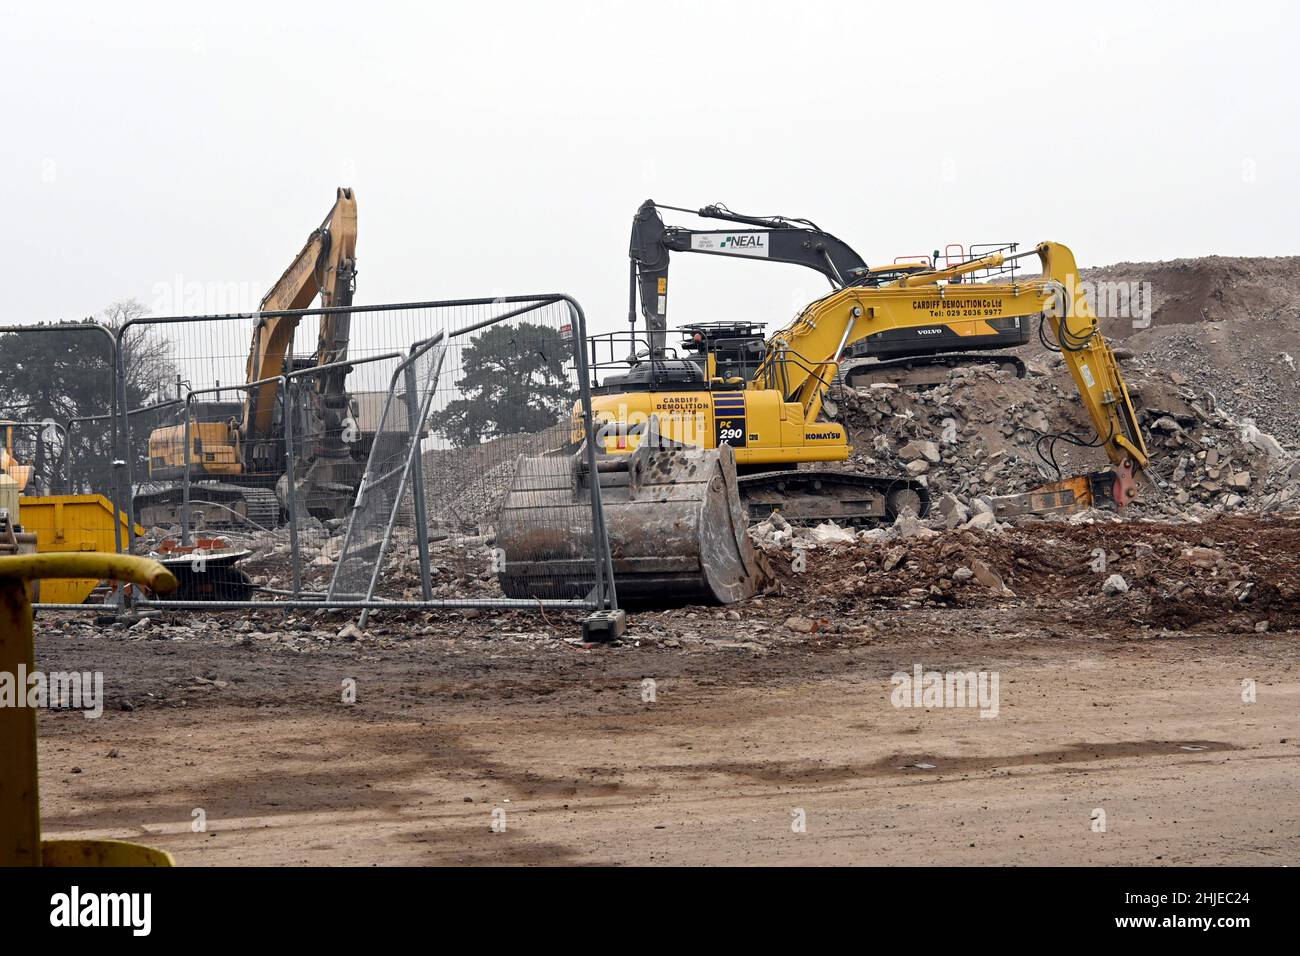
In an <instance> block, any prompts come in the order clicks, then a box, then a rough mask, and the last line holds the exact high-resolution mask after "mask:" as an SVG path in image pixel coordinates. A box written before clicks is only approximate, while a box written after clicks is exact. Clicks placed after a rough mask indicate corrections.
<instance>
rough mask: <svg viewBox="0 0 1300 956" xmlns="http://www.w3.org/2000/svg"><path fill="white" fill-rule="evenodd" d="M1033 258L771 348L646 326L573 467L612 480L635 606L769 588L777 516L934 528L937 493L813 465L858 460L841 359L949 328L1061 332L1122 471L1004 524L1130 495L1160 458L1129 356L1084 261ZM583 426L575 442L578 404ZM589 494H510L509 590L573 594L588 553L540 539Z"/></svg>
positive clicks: (885, 286) (904, 279)
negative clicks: (1132, 389)
mask: <svg viewBox="0 0 1300 956" xmlns="http://www.w3.org/2000/svg"><path fill="white" fill-rule="evenodd" d="M1033 255H1036V256H1037V258H1038V259H1039V262H1040V264H1041V273H1040V274H1039V275H1038V276H1036V277H1033V278H1018V279H1016V280H1014V281H1011V282H1005V281H989V282H979V281H972V279H974V278H975V277H976V276H977V275H978V274H982V275H988V274H990V272H991V271H992V272H996V271H997V270H999V269H1001V267H1003V266H1004V265H1006V264H1007V263H1008V262H1009V261H1010V260H1011V259H1012V256H1008V255H1004V254H1002V253H1000V252H999V253H993V254H992V255H988V256H982V257H979V258H976V259H972V260H968V261H964V262H960V263H957V264H955V265H952V266H950V267H946V268H938V269H936V268H933V267H930V268H922V269H908V270H905V271H902V272H899V273H895V274H893V275H891V276H889V277H888V278H887V279H885V280H884V281H881V282H879V283H877V284H871V285H845V286H842V287H840V288H837V289H835V290H834V291H832V292H831V293H830V294H829V295H827V296H825V297H823V298H821V299H818V300H816V301H814V302H812V303H811V304H810V305H808V306H807V307H806V308H804V310H803V311H802V312H801V314H800V315H798V316H797V317H796V318H795V320H794V321H793V322H791V323H790V324H789V325H788V326H787V327H785V328H784V329H782V330H780V331H779V332H776V333H775V334H774V335H772V336H770V337H768V338H766V339H764V338H763V337H762V335H761V334H759V333H757V332H755V331H753V329H752V328H750V329H745V328H743V327H742V328H741V329H739V330H737V329H731V330H725V329H719V328H717V327H713V328H709V327H699V326H697V327H695V328H694V330H693V331H691V332H690V333H689V337H688V339H687V342H686V345H685V348H686V350H687V351H688V352H692V351H693V353H694V354H693V355H692V356H691V357H686V358H683V357H680V356H678V355H676V354H675V353H674V350H673V349H671V348H669V347H668V346H667V343H666V336H667V330H666V328H665V327H663V326H661V325H659V324H658V323H656V322H655V321H653V320H651V316H650V315H649V314H647V319H648V320H650V321H649V328H648V337H647V338H646V339H645V340H644V342H643V344H644V346H645V347H644V349H643V350H642V351H640V353H639V354H638V353H637V351H636V350H635V349H634V355H635V356H636V357H635V359H634V362H633V364H632V367H631V368H630V369H629V370H628V371H627V372H626V373H625V374H622V375H617V376H611V377H607V378H605V379H604V380H603V381H601V382H599V383H598V384H597V385H596V386H595V388H594V392H595V394H594V396H593V403H592V411H593V416H594V419H595V422H594V424H595V425H596V426H597V432H596V434H597V442H598V448H597V451H598V453H599V458H598V462H599V463H598V467H597V475H595V476H592V475H590V474H588V473H587V469H586V467H585V465H584V464H583V461H584V459H583V458H582V456H581V455H579V456H577V457H576V458H575V460H574V465H573V469H572V472H573V474H574V476H575V477H574V481H575V483H577V484H578V485H579V486H583V485H585V484H586V483H587V482H590V481H592V480H598V481H599V482H600V489H601V496H602V499H603V502H604V512H605V524H606V526H607V528H608V533H609V538H610V542H611V549H612V553H613V564H614V571H615V576H616V583H617V588H618V593H619V597H620V599H623V598H625V597H626V598H627V599H630V600H637V599H655V598H660V597H663V596H664V595H672V596H673V598H674V599H677V600H697V599H698V600H718V601H723V602H727V601H732V600H737V599H739V598H741V597H744V596H746V595H748V594H751V593H753V591H754V590H755V588H756V587H757V585H758V582H759V580H760V575H759V573H758V570H757V566H756V562H755V559H754V554H753V550H752V547H751V546H750V543H749V540H748V538H747V536H746V534H745V531H746V528H747V527H748V525H749V524H750V523H751V522H753V521H755V520H761V519H762V518H763V517H765V516H766V515H768V514H770V513H771V512H773V511H777V510H779V511H780V512H781V513H782V515H783V516H784V517H785V518H787V519H788V520H790V521H795V522H801V523H810V522H816V521H822V520H827V519H831V520H835V521H838V522H841V523H846V522H847V523H860V522H872V521H882V520H890V519H891V518H893V517H894V516H896V515H897V514H898V513H899V512H901V511H902V509H903V508H905V507H906V508H910V509H911V510H913V511H915V512H916V513H917V514H918V515H921V516H924V515H925V514H926V513H927V511H928V508H929V493H928V490H927V489H926V486H925V485H924V484H923V483H922V482H919V481H916V480H915V479H911V478H905V477H893V476H889V477H885V476H871V475H863V474H859V473H856V472H851V471H842V470H835V469H830V468H825V467H812V468H800V467H799V466H800V465H808V464H810V465H815V466H819V465H822V464H824V463H831V462H840V461H845V460H847V459H848V458H849V455H850V452H851V450H852V449H851V447H850V445H849V442H848V436H847V434H846V432H845V429H844V426H843V425H841V424H839V423H838V422H835V421H830V420H827V417H826V415H825V410H826V408H825V403H826V398H827V392H828V390H829V389H830V387H831V385H832V383H833V382H834V380H835V378H836V375H837V372H838V370H839V365H840V362H841V360H842V359H843V357H844V356H845V355H847V354H849V351H850V350H851V349H852V348H853V347H854V346H855V345H856V344H857V343H860V342H863V341H864V340H868V339H870V338H871V337H873V336H880V335H888V334H896V333H900V332H906V331H907V330H912V329H917V328H927V327H933V326H934V325H935V324H936V323H953V322H978V323H989V324H990V325H992V326H993V327H995V328H996V327H1010V326H1013V325H1014V326H1016V327H1019V326H1021V325H1022V324H1025V323H1028V322H1031V321H1032V320H1034V319H1039V321H1041V322H1043V323H1045V325H1046V327H1047V329H1049V330H1050V339H1046V338H1045V341H1049V342H1054V343H1055V347H1057V348H1059V350H1060V352H1061V355H1062V357H1063V358H1064V360H1065V362H1066V364H1067V366H1068V367H1069V369H1070V373H1071V375H1072V376H1073V378H1074V382H1075V385H1076V386H1077V388H1078V393H1079V397H1080V400H1081V402H1082V404H1083V406H1084V408H1085V409H1086V411H1087V413H1088V416H1089V418H1090V419H1091V421H1092V424H1093V426H1094V427H1095V429H1096V433H1097V437H1096V439H1095V441H1094V442H1093V444H1095V445H1096V446H1097V447H1100V448H1102V449H1103V450H1104V452H1105V453H1106V455H1107V457H1108V458H1109V459H1110V463H1111V466H1110V468H1109V469H1107V470H1106V471H1102V472H1096V473H1093V474H1090V475H1085V476H1080V477H1075V478H1068V479H1064V480H1062V481H1059V482H1057V483H1055V484H1053V485H1050V486H1046V487H1045V488H1041V489H1036V490H1035V491H1034V492H1031V493H1029V494H1028V495H1024V496H1020V497H1019V498H1018V499H1017V500H1016V501H1015V502H1013V504H1012V505H1011V506H1010V507H1009V509H1008V510H1007V512H1006V513H1011V512H1014V511H1021V512H1024V511H1039V512H1042V511H1053V510H1058V511H1066V510H1073V509H1079V508H1084V507H1089V506H1092V505H1103V504H1111V505H1115V506H1122V505H1124V504H1127V503H1129V502H1130V501H1132V500H1133V499H1134V498H1135V497H1136V495H1137V486H1138V480H1139V478H1140V476H1141V474H1142V471H1143V469H1144V468H1145V467H1146V465H1147V460H1148V456H1147V450H1146V445H1145V443H1144V441H1143V438H1142V433H1141V430H1140V428H1139V426H1138V421H1137V414H1136V411H1135V409H1134V407H1133V405H1132V402H1131V401H1130V399H1129V395H1128V390H1127V388H1126V386H1125V383H1124V380H1123V378H1122V377H1121V375H1120V372H1119V368H1118V366H1117V363H1116V360H1115V356H1114V353H1113V352H1112V351H1111V349H1110V347H1109V346H1108V345H1107V344H1106V342H1105V341H1104V339H1103V338H1102V336H1101V333H1100V331H1099V330H1098V325H1097V320H1096V317H1095V316H1094V315H1093V313H1092V311H1091V308H1090V307H1089V305H1088V303H1087V301H1086V299H1085V298H1084V296H1083V294H1082V292H1081V291H1079V290H1080V285H1079V283H1078V280H1077V276H1078V268H1077V266H1076V263H1075V259H1074V255H1073V253H1071V251H1070V250H1069V249H1068V248H1066V247H1065V246H1063V245H1060V244H1058V243H1054V242H1044V243H1041V244H1040V245H1038V246H1037V247H1036V248H1035V249H1034V250H1032V251H1031V252H1025V253H1019V254H1015V256H1016V258H1024V257H1027V256H1033ZM737 332H739V333H741V334H737ZM1044 334H1045V333H1044ZM596 364H597V365H599V363H596ZM574 416H575V418H574V440H575V442H576V441H578V440H580V438H581V435H582V422H581V418H580V410H578V409H575V413H574ZM523 471H526V469H521V472H523ZM580 490H581V489H580V488H579V489H573V488H565V489H555V490H553V491H550V492H542V491H539V490H538V489H536V488H533V487H527V488H526V487H519V488H517V489H516V490H514V491H512V493H511V495H510V496H508V498H507V500H506V503H505V506H504V508H503V510H502V514H501V518H500V527H499V528H498V546H499V547H501V548H502V549H503V550H504V551H505V553H506V561H505V564H504V568H505V570H504V571H503V572H502V574H501V575H500V580H501V582H502V586H503V588H504V589H505V590H506V592H507V593H508V594H511V595H512V596H517V595H520V594H524V593H527V592H528V591H529V589H530V588H536V587H538V586H545V587H548V588H550V589H552V590H551V591H550V592H549V593H554V591H555V589H557V588H562V587H563V582H564V577H565V574H566V573H567V572H566V570H565V562H566V561H569V562H571V561H572V559H573V557H574V554H575V546H574V543H573V542H572V541H570V540H567V539H566V536H565V535H564V534H563V533H562V532H561V531H558V530H555V529H546V528H543V527H539V522H540V521H542V520H544V519H543V518H542V517H538V516H539V514H542V512H541V510H540V509H538V508H537V505H538V504H539V503H544V502H542V497H544V496H545V494H553V495H556V496H558V497H557V498H556V501H557V502H558V501H559V500H560V499H561V498H571V496H572V495H573V494H574V493H575V491H580ZM539 496H541V497H539ZM538 582H541V585H539V583H538Z"/></svg>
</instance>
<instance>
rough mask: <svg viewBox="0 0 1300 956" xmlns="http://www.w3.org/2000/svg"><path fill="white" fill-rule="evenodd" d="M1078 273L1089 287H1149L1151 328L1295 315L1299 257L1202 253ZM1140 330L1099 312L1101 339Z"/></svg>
mask: <svg viewBox="0 0 1300 956" xmlns="http://www.w3.org/2000/svg"><path fill="white" fill-rule="evenodd" d="M1081 271H1082V275H1081V278H1082V279H1083V281H1084V282H1086V283H1090V284H1092V285H1093V286H1094V287H1097V286H1099V285H1100V284H1102V283H1126V284H1133V283H1136V284H1138V285H1139V286H1144V285H1145V286H1149V289H1150V295H1151V302H1150V305H1151V326H1152V327H1153V328H1154V327H1159V326H1166V325H1187V324H1195V323H1201V322H1219V321H1224V320H1233V319H1251V320H1258V319H1271V318H1274V317H1276V316H1278V315H1282V314H1289V315H1291V316H1297V315H1300V256H1276V257H1270V258H1238V257H1225V256H1206V257H1204V258H1200V259H1171V260H1169V261H1168V262H1119V263H1116V264H1114V265H1109V266H1101V267H1099V268H1092V269H1083V270H1081ZM1094 304H1095V303H1094ZM1101 311H1102V312H1103V313H1104V311H1105V310H1101ZM1141 328H1142V326H1141V324H1139V325H1137V326H1135V325H1134V323H1133V321H1131V319H1130V318H1129V317H1114V316H1107V315H1105V314H1103V315H1102V332H1103V333H1104V334H1105V335H1106V336H1107V337H1110V338H1121V339H1122V338H1127V337H1128V336H1130V335H1133V334H1135V333H1137V332H1140V331H1141Z"/></svg>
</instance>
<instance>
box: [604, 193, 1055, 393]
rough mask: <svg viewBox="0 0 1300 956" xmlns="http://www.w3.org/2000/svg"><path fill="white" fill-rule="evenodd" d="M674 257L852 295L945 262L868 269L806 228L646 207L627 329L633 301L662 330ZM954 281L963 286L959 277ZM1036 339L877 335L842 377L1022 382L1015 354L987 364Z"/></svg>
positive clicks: (638, 219)
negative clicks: (711, 223)
mask: <svg viewBox="0 0 1300 956" xmlns="http://www.w3.org/2000/svg"><path fill="white" fill-rule="evenodd" d="M660 209H671V210H676V211H678V212H687V213H694V215H696V216H699V217H700V218H702V219H712V220H716V221H721V222H734V223H740V224H742V225H746V226H752V227H755V228H749V229H712V228H710V229H687V228H685V227H682V226H668V225H665V224H664V220H663V216H662V215H660V212H659V210H660ZM949 248H950V249H951V248H955V249H957V251H958V252H959V253H964V252H965V251H966V249H965V248H964V247H957V246H952V247H949ZM970 249H971V250H972V255H971V258H985V257H987V256H988V255H991V254H993V253H994V252H1004V253H1014V252H1015V250H1016V246H1015V244H1014V243H983V244H976V245H973V246H971V247H970ZM975 249H980V250H981V252H980V254H979V255H978V256H977V255H975V254H974V250H975ZM675 252H692V253H702V254H704V255H712V256H727V257H733V258H741V259H747V260H749V261H754V262H776V263H787V264H790V265H797V266H802V267H804V268H806V269H812V270H813V271H814V272H818V273H820V274H821V275H823V276H825V278H826V280H827V281H828V282H829V283H830V286H831V289H832V290H836V289H843V288H847V287H854V286H864V287H869V288H870V287H879V286H881V285H885V284H887V283H889V282H891V281H894V280H897V279H899V278H902V277H903V276H907V275H913V274H918V273H922V272H926V271H931V269H932V267H933V266H935V265H937V264H938V263H939V262H940V261H941V260H943V259H948V258H950V257H949V256H945V255H944V254H943V253H940V252H939V251H938V250H936V251H935V252H934V253H933V255H930V256H917V257H912V260H913V261H895V262H893V263H891V264H887V265H882V266H868V265H867V264H866V262H865V261H864V260H863V258H862V257H861V256H860V255H858V253H857V252H855V251H854V250H853V248H852V247H850V246H849V244H848V243H846V242H844V241H843V240H842V239H839V238H837V237H835V236H833V235H831V234H830V233H828V232H826V231H824V230H822V229H821V228H819V227H818V226H817V224H816V223H814V222H812V221H810V220H808V219H791V218H786V217H784V216H747V215H742V214H740V213H735V212H732V211H731V210H730V209H728V208H727V207H726V206H723V205H720V204H717V205H712V206H705V207H703V208H701V209H698V210H690V209H684V208H682V207H680V206H667V205H663V206H661V205H659V204H657V203H655V201H654V200H652V199H648V200H646V201H645V202H644V203H642V204H641V207H640V208H639V209H638V210H637V212H636V215H635V216H634V217H633V219H632V238H631V242H630V243H629V246H628V257H629V260H630V270H631V275H630V277H629V309H628V322H629V323H630V324H632V325H633V326H635V324H636V317H637V316H636V298H637V293H638V292H639V293H640V300H641V312H642V315H643V316H644V317H645V321H646V324H647V327H648V328H651V329H653V328H656V327H658V328H667V310H668V268H669V265H670V260H671V257H672V254H673V253H675ZM959 258H961V259H964V258H965V256H964V255H961V256H960V257H959ZM915 260H920V261H915ZM1016 261H1017V260H1016V259H1015V258H1014V257H1012V258H1010V259H1008V260H1007V261H1006V262H1005V266H1004V267H1003V268H1004V271H1005V273H1006V274H1007V275H1008V276H1009V277H1011V278H1014V277H1015V265H1016ZM954 281H960V276H958V277H955V278H954ZM707 326H712V327H715V328H716V327H719V324H718V323H707ZM721 326H722V327H726V323H721ZM1032 335H1033V327H1032V325H1031V323H1030V321H1029V317H1027V316H1005V317H997V318H988V317H983V316H975V317H969V316H939V317H935V321H932V322H929V323H926V324H924V325H917V326H912V327H908V328H892V329H881V330H880V331H877V332H874V333H872V334H871V335H869V336H867V337H866V338H864V339H861V340H860V341H857V342H853V343H851V344H850V345H849V346H848V348H847V349H846V353H845V356H844V361H843V362H842V363H841V366H840V376H841V378H842V379H843V381H845V382H846V383H847V384H848V385H850V386H852V387H854V388H865V387H867V386H868V385H871V384H873V383H876V382H891V383H894V384H898V385H900V386H902V387H924V386H926V385H933V384H937V383H939V382H941V381H943V380H945V379H946V378H947V376H948V372H949V371H950V370H951V369H952V368H955V367H957V366H959V365H974V364H988V363H990V362H996V363H997V364H998V365H999V366H1000V367H1002V368H1004V369H1006V370H1007V371H1010V372H1012V373H1013V374H1014V375H1015V376H1016V377H1017V378H1024V376H1025V363H1024V362H1023V361H1021V360H1020V359H1019V358H1018V357H1016V356H1015V355H1011V354H1000V355H997V356H991V355H990V354H989V353H990V351H994V350H1003V349H1011V348H1015V347H1017V346H1020V345H1024V344H1026V343H1027V342H1028V341H1029V340H1030V338H1031V337H1032ZM660 346H661V347H662V342H661V343H660Z"/></svg>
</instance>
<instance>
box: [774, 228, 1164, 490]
mask: <svg viewBox="0 0 1300 956" xmlns="http://www.w3.org/2000/svg"><path fill="white" fill-rule="evenodd" d="M1033 254H1037V256H1038V257H1039V260H1040V262H1041V264H1042V274H1041V275H1040V276H1039V277H1038V278H1035V279H1029V280H1025V281H1023V282H1015V283H1011V284H980V283H969V282H967V283H950V284H944V283H948V280H952V279H956V278H958V277H960V276H963V275H966V274H969V273H973V272H977V271H980V270H983V269H988V268H996V267H997V266H1000V265H1001V264H1002V263H1003V262H1004V261H1007V260H1006V259H1005V258H1004V257H1003V256H1002V255H1000V254H994V255H992V256H988V257H985V258H982V259H977V260H972V261H970V262H965V263H961V264H959V265H957V266H953V267H951V268H948V269H942V270H930V271H926V272H919V273H913V274H911V275H906V276H903V277H901V278H898V279H896V280H893V281H891V282H890V283H888V284H886V285H883V286H880V287H874V288H870V287H853V288H847V289H843V290H840V291H838V292H835V293H832V294H831V295H828V296H826V297H825V298H823V299H820V300H818V301H817V302H814V303H812V304H811V305H810V306H808V308H807V309H805V310H804V312H803V313H802V314H801V315H800V316H799V317H798V318H796V319H795V320H794V322H792V323H791V324H790V325H789V326H788V327H787V328H785V329H783V330H781V331H780V332H777V333H776V334H774V335H773V336H772V337H771V338H770V339H769V341H768V348H767V353H766V355H765V357H764V360H763V363H762V364H761V365H760V367H759V369H758V371H757V372H756V374H755V376H754V378H753V380H752V381H751V382H750V384H749V387H750V388H751V389H764V388H775V389H778V390H780V391H781V392H782V393H783V395H784V396H785V400H786V401H787V402H795V403H798V404H799V405H800V406H802V408H803V412H804V420H805V421H806V422H812V421H815V420H816V419H817V417H818V415H819V414H820V413H821V409H822V402H823V399H824V397H825V394H826V390H827V388H828V387H829V385H830V383H831V381H832V380H833V378H834V376H835V371H836V369H837V367H838V363H839V361H840V360H841V358H842V357H843V355H844V353H845V351H846V350H847V349H848V348H850V347H851V346H852V345H853V343H855V342H858V341H860V340H862V339H864V338H867V337H868V336H871V335H875V334H878V333H880V332H882V331H887V330H892V329H903V328H913V327H921V326H929V325H932V324H934V323H935V322H936V321H942V322H945V323H948V324H950V325H951V324H957V323H983V322H987V321H989V320H991V319H995V318H1000V317H1005V316H1026V315H1035V314H1040V315H1042V316H1043V319H1044V321H1045V322H1046V323H1047V324H1048V326H1049V328H1050V329H1051V331H1052V335H1053V338H1054V339H1055V342H1056V343H1057V346H1058V347H1059V348H1060V351H1061V355H1062V358H1063V359H1064V360H1065V363H1066V365H1067V366H1068V368H1069V369H1070V374H1071V376H1072V377H1073V379H1074V383H1075V386H1076V387H1077V389H1078V393H1079V398H1080V401H1081V403H1082V404H1083V406H1084V408H1085V410H1086V411H1087V413H1088V417H1089V418H1090V419H1091V421H1092V424H1093V427H1094V428H1095V429H1096V432H1097V438H1096V443H1097V445H1099V446H1100V447H1101V448H1103V449H1104V450H1105V452H1106V455H1107V457H1108V458H1109V459H1110V461H1111V463H1112V465H1113V466H1114V497H1115V500H1116V502H1117V503H1118V504H1125V503H1127V502H1128V501H1130V500H1132V499H1133V498H1134V497H1135V496H1136V494H1137V491H1136V479H1137V478H1138V476H1139V475H1140V474H1141V473H1142V471H1143V469H1144V468H1145V467H1146V465H1147V462H1148V454H1147V450H1146V444H1145V442H1144V441H1143V439H1142V432H1141V430H1140V428H1139V427H1138V423H1137V414H1136V412H1135V410H1134V408H1133V405H1132V402H1131V400H1130V399H1129V395H1128V389H1127V387H1126V386H1125V383H1124V379H1123V377H1122V376H1121V375H1120V372H1119V367H1118V364H1117V363H1116V360H1115V355H1114V352H1112V351H1111V348H1110V346H1109V345H1107V344H1106V342H1105V340H1104V339H1103V338H1102V336H1101V333H1100V331H1099V329H1098V325H1097V319H1096V316H1095V315H1093V313H1092V309H1091V308H1090V306H1089V305H1088V302H1087V300H1086V298H1085V297H1084V295H1083V292H1082V291H1081V286H1080V283H1079V281H1078V267H1077V265H1076V263H1075V260H1074V255H1073V253H1071V252H1070V250H1069V249H1068V248H1066V247H1065V246H1063V245H1060V244H1059V243H1054V242H1044V243H1041V244H1040V245H1038V246H1037V247H1036V248H1035V250H1034V252H1033V253H1026V255H1033ZM1093 497H1095V495H1094V496H1093Z"/></svg>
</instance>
